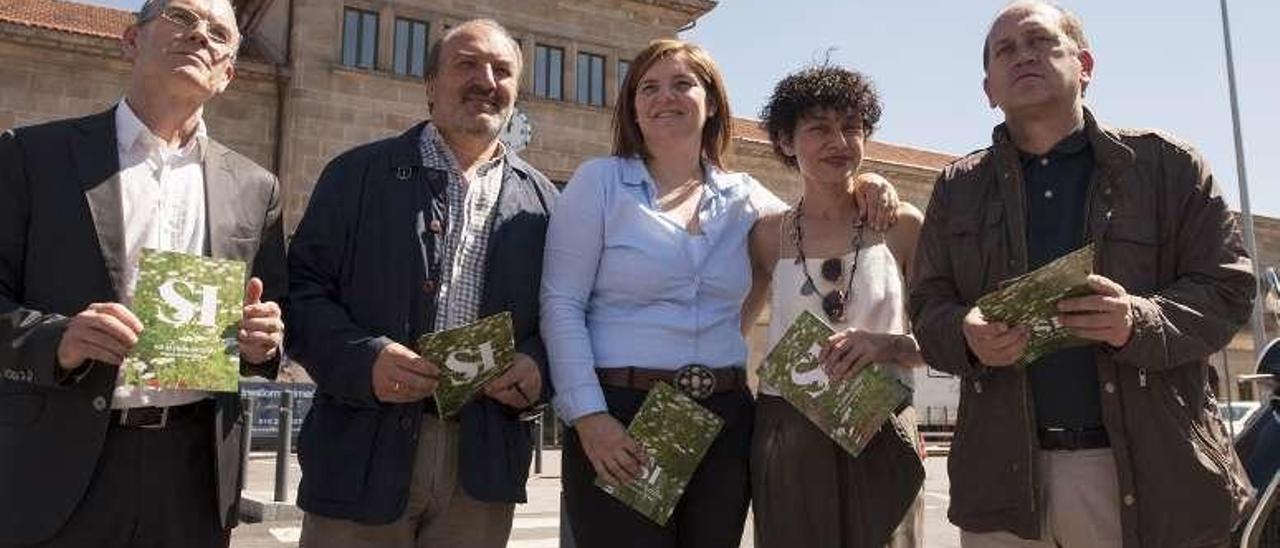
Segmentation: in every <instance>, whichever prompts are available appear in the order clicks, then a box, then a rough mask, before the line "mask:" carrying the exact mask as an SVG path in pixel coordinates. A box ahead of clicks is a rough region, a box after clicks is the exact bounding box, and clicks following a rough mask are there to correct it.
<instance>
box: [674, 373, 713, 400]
mask: <svg viewBox="0 0 1280 548" xmlns="http://www.w3.org/2000/svg"><path fill="white" fill-rule="evenodd" d="M675 383H676V388H679V389H680V391H682V392H684V393H685V394H686V395H688V396H689V397H690V398H693V399H695V400H705V399H707V398H708V397H709V396H711V395H712V394H714V393H715V391H716V376H715V374H714V373H713V372H712V371H711V368H709V367H707V366H705V365H698V364H690V365H686V366H684V367H681V368H680V369H679V370H677V371H676V376H675Z"/></svg>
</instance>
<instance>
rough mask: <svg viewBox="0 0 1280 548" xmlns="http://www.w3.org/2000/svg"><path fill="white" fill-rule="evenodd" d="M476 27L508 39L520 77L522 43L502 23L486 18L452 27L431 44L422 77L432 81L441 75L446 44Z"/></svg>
mask: <svg viewBox="0 0 1280 548" xmlns="http://www.w3.org/2000/svg"><path fill="white" fill-rule="evenodd" d="M474 27H484V28H486V29H489V30H492V31H494V32H496V33H498V35H499V36H501V37H503V38H505V39H506V41H507V43H508V44H509V45H510V46H511V51H513V52H515V54H516V76H517V77H519V76H520V73H521V71H523V70H524V55H523V54H522V53H521V52H520V42H519V41H518V40H516V38H515V37H514V36H512V35H511V31H508V30H507V27H504V26H502V24H501V23H499V22H497V21H494V20H493V19H487V18H486V19H471V20H468V21H463V22H462V23H459V24H458V25H455V26H453V27H450V28H449V30H446V31H444V33H443V34H441V35H440V38H437V39H436V40H435V41H433V42H431V49H430V50H429V51H428V52H427V63H426V65H425V66H424V67H423V70H422V76H423V78H424V79H426V80H427V81H430V80H432V79H434V78H435V77H436V75H437V74H439V72H440V61H441V60H440V56H441V55H443V53H442V50H444V44H445V42H448V41H449V40H450V39H451V38H453V37H454V36H457V35H458V33H460V32H462V31H464V30H466V29H469V28H474Z"/></svg>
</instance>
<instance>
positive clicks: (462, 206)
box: [419, 123, 506, 331]
mask: <svg viewBox="0 0 1280 548" xmlns="http://www.w3.org/2000/svg"><path fill="white" fill-rule="evenodd" d="M419 146H420V148H421V151H422V165H423V166H426V167H428V168H433V169H439V170H442V171H445V172H447V173H448V174H449V184H448V187H447V189H446V191H445V201H446V203H447V211H448V219H447V220H446V222H445V223H444V227H442V228H443V230H444V234H443V236H442V237H439V238H437V240H436V241H437V242H442V243H443V244H444V245H443V246H442V247H440V248H437V249H440V252H441V264H442V265H443V268H442V272H441V279H440V288H439V290H438V291H439V292H438V293H437V295H436V303H437V304H436V317H435V318H434V321H433V325H434V329H433V331H442V330H445V329H450V328H454V327H458V326H461V325H465V324H468V323H471V322H474V321H476V320H477V319H478V318H477V316H478V315H479V311H480V299H481V297H482V296H483V295H484V274H485V268H486V267H487V265H486V264H485V263H486V260H487V255H488V250H489V232H490V231H491V230H492V229H493V217H494V210H495V208H496V207H497V205H498V195H499V194H500V193H501V192H502V174H503V171H504V167H505V164H506V162H505V157H506V150H505V149H504V148H503V147H502V144H501V143H499V144H498V150H497V151H496V152H495V153H494V155H493V158H491V159H490V160H489V161H487V162H485V163H484V164H483V165H481V166H480V167H479V168H478V169H477V170H476V175H475V177H474V178H473V179H471V180H468V179H467V178H466V177H465V176H464V175H463V173H462V170H461V169H460V168H459V167H458V161H457V159H456V158H455V157H454V155H453V151H452V150H451V149H450V148H449V146H448V144H446V143H445V142H444V139H443V138H442V137H441V136H440V132H439V131H438V130H437V129H436V126H435V124H431V123H428V124H427V125H426V126H424V127H423V128H422V137H421V139H420V140H419Z"/></svg>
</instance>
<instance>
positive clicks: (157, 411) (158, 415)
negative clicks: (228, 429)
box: [111, 400, 213, 430]
mask: <svg viewBox="0 0 1280 548" xmlns="http://www.w3.org/2000/svg"><path fill="white" fill-rule="evenodd" d="M212 406H213V401H212V400H200V401H198V402H195V403H189V404H186V405H175V406H172V407H131V408H128V409H113V410H112V411H111V425H112V426H123V427H125V428H141V429H144V430H163V429H165V428H167V427H169V426H176V425H178V424H185V423H187V422H190V421H191V420H193V419H195V418H196V417H198V416H199V415H200V411H202V410H204V409H206V408H212Z"/></svg>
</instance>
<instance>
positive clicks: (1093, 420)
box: [1020, 129, 1102, 428]
mask: <svg viewBox="0 0 1280 548" xmlns="http://www.w3.org/2000/svg"><path fill="white" fill-rule="evenodd" d="M1020 156H1021V160H1022V174H1023V180H1024V181H1025V187H1024V188H1025V189H1026V195H1027V256H1028V257H1027V258H1028V262H1029V265H1028V266H1029V267H1030V268H1032V269H1035V268H1039V267H1041V266H1043V265H1045V264H1047V263H1049V262H1050V261H1052V260H1054V259H1056V258H1058V257H1061V256H1063V255H1066V254H1067V253H1070V252H1071V251H1074V250H1076V249H1078V248H1080V247H1081V246H1083V245H1084V244H1085V222H1086V217H1085V209H1086V207H1087V205H1088V198H1089V184H1090V182H1089V181H1090V178H1091V177H1092V176H1093V167H1094V158H1093V148H1092V147H1091V146H1089V138H1088V136H1087V135H1086V134H1085V132H1084V130H1083V129H1081V130H1078V131H1076V132H1075V133H1072V134H1071V135H1068V136H1067V137H1066V138H1064V139H1063V140H1062V141H1060V142H1058V144H1056V145H1054V147H1053V148H1052V149H1050V150H1049V152H1047V153H1045V154H1043V155H1032V154H1026V153H1023V154H1021V155H1020ZM1094 352H1095V348H1094V347H1093V346H1083V347H1076V348H1068V349H1065V350H1060V351H1058V352H1054V353H1053V354H1050V355H1048V356H1045V357H1043V358H1041V359H1039V360H1037V361H1036V362H1035V363H1033V364H1031V365H1030V366H1029V367H1028V369H1027V371H1028V375H1029V379H1030V381H1031V393H1032V399H1033V400H1034V402H1035V412H1036V423H1037V424H1038V426H1040V427H1041V428H1049V427H1054V428H1099V427H1101V426H1102V401H1101V396H1100V395H1099V392H1098V369H1097V367H1096V365H1095V364H1094Z"/></svg>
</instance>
